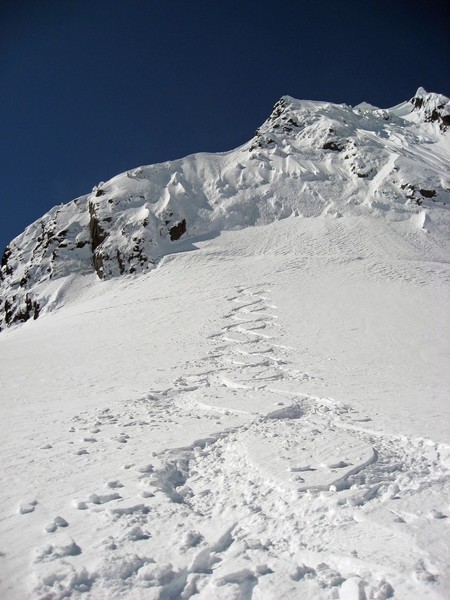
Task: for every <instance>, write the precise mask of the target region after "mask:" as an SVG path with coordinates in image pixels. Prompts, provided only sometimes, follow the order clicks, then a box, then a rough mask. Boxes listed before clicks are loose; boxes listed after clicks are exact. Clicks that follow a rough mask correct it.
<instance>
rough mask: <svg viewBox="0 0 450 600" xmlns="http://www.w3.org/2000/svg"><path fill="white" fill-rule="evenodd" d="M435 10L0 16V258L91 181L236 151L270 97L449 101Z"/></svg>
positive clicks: (171, 3) (200, 1)
mask: <svg viewBox="0 0 450 600" xmlns="http://www.w3.org/2000/svg"><path fill="white" fill-rule="evenodd" d="M444 4H445V3H440V2H435V1H430V0H429V1H427V2H423V1H420V2H416V1H415V0H409V1H408V2H403V1H400V0H398V1H396V0H388V1H385V0H373V1H372V0H359V1H354V0H348V1H346V0H341V1H340V2H338V1H336V0H333V1H329V0H321V1H317V2H315V1H311V0H309V1H302V0H291V1H283V0H279V1H278V2H276V1H274V0H271V1H265V0H240V1H239V2H237V1H234V0H228V1H223V0H160V1H158V2H156V1H153V0H71V1H69V0H3V2H2V3H1V8H0V152H1V157H0V159H1V163H0V164H1V174H2V177H1V184H2V185H1V199H0V202H1V213H0V215H1V216H0V247H1V248H0V252H1V250H2V248H3V247H4V246H5V245H6V244H7V243H8V242H9V241H10V240H11V239H12V238H13V237H15V236H16V235H18V234H19V233H21V232H22V231H23V229H24V228H25V227H26V226H27V225H28V224H30V223H31V222H33V221H34V220H36V219H37V218H39V217H40V216H42V215H43V214H44V213H45V212H46V211H47V210H49V209H50V208H51V207H52V206H54V205H55V204H60V203H61V202H68V201H69V200H71V199H73V198H75V197H77V196H79V195H82V194H85V193H88V192H89V191H91V189H92V187H93V186H94V185H96V184H97V183H98V182H99V181H101V180H107V179H109V178H110V177H113V176H114V175H116V174H118V173H120V172H122V171H124V170H126V169H128V168H133V167H136V166H139V165H143V164H150V163H154V162H161V161H165V160H170V159H174V158H179V157H181V156H185V155H186V154H191V153H193V152H197V151H212V152H215V151H224V150H231V149H232V148H234V147H236V146H238V145H240V144H242V143H244V142H245V141H247V140H248V139H249V138H250V137H251V136H252V135H253V133H254V130H255V129H256V128H257V127H258V126H259V125H260V124H261V123H262V122H263V121H264V119H265V118H266V117H267V116H268V114H269V113H270V111H271V108H272V106H273V104H274V103H275V102H276V101H277V100H278V98H279V97H280V96H282V95H283V94H289V95H291V96H294V97H296V98H307V99H315V100H329V101H334V102H345V103H347V104H352V105H354V104H357V103H359V102H361V101H363V100H365V101H367V102H370V103H372V104H375V105H378V106H381V107H388V106H393V105H395V104H397V103H399V102H401V101H403V100H407V99H409V98H411V97H412V95H413V94H414V93H415V91H416V89H417V88H418V87H419V86H423V87H424V88H425V89H427V90H428V91H435V92H440V93H444V94H445V95H447V96H450V42H449V40H450V36H449V34H448V27H447V21H446V18H445V12H444Z"/></svg>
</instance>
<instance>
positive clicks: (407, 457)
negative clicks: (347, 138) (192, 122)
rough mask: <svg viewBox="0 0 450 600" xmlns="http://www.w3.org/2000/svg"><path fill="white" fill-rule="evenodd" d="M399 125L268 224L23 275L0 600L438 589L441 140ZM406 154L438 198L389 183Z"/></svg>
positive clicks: (445, 449) (443, 536) (443, 441)
mask: <svg viewBox="0 0 450 600" xmlns="http://www.w3.org/2000/svg"><path fill="white" fill-rule="evenodd" d="M436 98H438V101H436V102H439V103H440V104H441V103H442V102H441V100H439V98H441V97H439V96H437V95H432V96H431V100H433V101H434V100H436ZM431 100H430V102H431ZM293 102H298V101H293ZM311 105H312V106H313V108H314V107H315V106H319V107H323V106H326V107H327V108H326V110H327V111H329V110H332V109H333V105H325V103H311ZM302 106H303V107H304V108H305V110H306V108H307V107H308V106H309V103H303V104H302ZM330 107H331V108H330ZM407 108H408V106H407V103H405V105H400V106H399V107H396V110H397V116H396V119H398V120H399V123H398V131H399V132H400V131H401V129H402V125H401V123H400V120H401V119H403V118H404V116H402V114H403V113H404V114H406V115H407V116H408V115H410V112H411V110H410V107H409V109H408V110H409V112H408V110H407ZM420 108H422V106H419V109H420ZM314 110H315V109H314ZM354 110H356V109H354ZM358 110H359V111H362V112H364V111H369V112H373V111H374V110H379V109H374V108H373V107H370V106H369V105H361V106H360V107H359V108H358ZM392 110H393V109H391V111H392ZM381 112H382V111H380V113H381ZM413 117H414V118H413ZM413 117H411V119H412V120H411V121H410V123H411V127H414V128H416V129H414V131H415V133H414V135H417V136H422V141H423V140H425V138H426V140H428V141H423V143H422V142H421V143H419V142H417V143H416V145H414V146H413V145H411V147H408V146H407V138H408V135H412V134H411V133H410V132H411V130H410V129H408V127H407V125H404V129H405V134H404V137H403V138H402V139H400V138H398V139H397V140H396V141H395V140H394V141H393V140H391V141H390V142H389V143H392V144H393V147H394V146H395V147H398V148H399V150H398V154H401V155H402V158H401V160H400V158H398V159H397V158H395V159H394V158H392V156H391V155H389V157H388V158H387V159H386V160H387V162H386V163H384V164H382V165H380V164H376V163H375V158H374V163H373V164H376V168H374V171H373V172H372V173H371V174H370V175H369V176H368V178H360V179H361V181H362V182H364V183H363V184H361V185H364V187H361V198H358V199H356V198H354V199H353V201H352V200H351V199H349V197H348V196H342V197H341V196H340V194H341V193H343V190H342V188H339V187H338V188H334V187H333V185H332V184H331V183H330V178H327V177H325V175H324V171H323V169H324V168H325V167H324V166H323V164H324V163H320V164H321V166H319V167H317V168H318V170H319V171H320V174H318V176H319V177H323V181H324V187H323V188H320V189H323V190H324V191H323V198H322V199H320V198H318V197H315V198H314V197H313V196H314V195H313V196H307V197H306V198H304V197H302V196H301V194H300V195H299V196H298V210H297V211H291V212H289V213H288V214H286V215H283V216H285V217H286V218H283V219H281V218H280V217H281V216H280V215H278V217H276V218H275V217H274V216H273V215H272V217H273V218H272V217H271V218H270V219H269V218H268V219H267V222H266V224H259V226H250V227H246V228H242V229H237V230H233V231H221V232H218V231H216V233H214V234H213V231H212V230H211V231H210V232H209V234H208V231H204V232H203V233H204V234H208V235H204V236H203V239H199V238H200V235H199V238H198V239H197V240H196V239H195V236H194V234H192V233H191V234H189V222H188V232H187V234H186V236H182V237H181V239H180V240H179V241H177V242H175V243H174V244H173V245H170V244H169V242H168V241H167V240H166V241H164V240H163V242H161V243H162V244H163V245H164V248H166V250H165V251H164V252H161V253H160V255H159V257H158V261H157V262H155V265H157V266H155V268H153V269H151V270H148V271H147V272H144V273H139V274H126V273H125V274H123V275H122V276H121V277H112V278H110V279H108V278H105V279H103V280H100V279H99V277H98V276H97V274H96V273H94V272H87V271H83V270H81V271H80V270H78V271H77V270H76V269H75V270H74V271H73V272H71V271H70V269H69V268H68V267H67V265H66V267H67V268H68V271H69V274H67V273H66V274H65V275H64V276H61V277H56V276H53V277H52V278H51V279H49V280H45V278H44V279H43V280H40V281H38V283H36V286H38V288H39V294H40V298H41V299H42V298H47V300H48V302H47V304H45V309H44V310H42V312H41V315H40V316H39V318H38V319H37V320H35V321H33V320H29V321H27V322H26V323H23V324H20V325H16V326H14V327H11V328H8V329H5V330H4V331H2V332H1V334H0V390H1V391H0V397H1V411H2V417H3V418H2V420H1V424H2V432H1V439H2V481H3V484H2V486H1V488H0V511H1V519H0V569H1V581H0V596H1V597H2V598H6V599H8V600H9V599H12V600H15V599H18V600H22V599H25V600H27V599H40V600H44V599H45V600H56V599H63V598H74V599H77V598H80V599H85V600H103V599H107V600H109V599H129V598H130V599H136V600H137V599H142V600H147V599H150V600H157V599H158V600H159V599H160V600H187V599H192V600H197V599H198V600H215V599H217V600H272V599H273V600H278V599H287V600H297V599H299V598H302V599H303V598H305V599H312V600H315V599H319V600H322V599H324V600H325V599H336V600H364V599H365V600H387V599H389V598H394V599H397V600H411V599H416V598H417V599H422V598H430V599H436V600H438V599H439V600H444V599H446V598H447V597H448V591H449V589H450V567H449V564H450V563H449V559H450V556H449V554H450V553H449V547H450V535H449V533H450V532H449V525H450V495H449V492H450V403H449V402H448V392H449V382H450V378H449V375H448V370H449V366H450V362H449V358H450V348H449V346H450V343H449V339H450V336H449V330H450V318H449V311H448V299H449V298H448V296H449V294H448V290H449V276H450V269H449V250H448V231H449V213H448V206H447V201H446V196H445V194H448V192H446V191H445V190H446V189H447V188H448V187H450V186H449V185H448V179H446V177H447V178H448V173H449V171H448V166H449V162H448V156H449V154H450V153H449V143H448V133H447V132H446V131H442V130H439V124H438V123H436V122H423V121H420V119H419V120H418V121H417V122H416V121H415V120H414V119H415V118H416V117H417V114H416V113H414V114H413ZM261 135H263V134H261ZM374 135H375V134H374ZM399 135H400V133H399ZM427 136H428V137H427ZM431 138H433V139H434V140H435V141H434V142H432V141H430V140H431ZM373 147H375V146H373ZM404 148H409V149H408V150H407V151H408V152H410V154H411V156H412V155H414V157H413V158H411V165H412V166H411V165H410V167H408V168H410V169H412V171H411V170H410V171H408V173H410V174H411V173H414V178H415V182H416V183H417V184H419V186H420V187H421V189H424V190H430V189H433V190H437V191H436V197H433V198H429V199H427V198H426V196H425V197H423V201H422V200H421V201H420V202H419V203H417V202H416V201H415V200H414V201H413V199H411V198H410V199H409V200H408V201H407V200H405V199H403V200H401V199H400V197H399V196H396V195H395V193H394V191H395V190H394V188H395V185H397V184H394V183H392V182H393V180H394V179H395V178H396V177H397V174H398V172H399V171H396V168H398V169H400V171H401V169H406V167H404V166H403V163H402V164H401V165H400V167H397V165H398V164H399V163H398V162H397V161H400V163H401V162H402V161H407V160H408V159H407V158H405V153H404ZM277 151H278V150H276V149H275V151H274V152H275V153H276V152H277ZM330 151H331V152H337V151H333V150H330ZM385 151H386V150H385V146H383V149H382V151H381V150H380V154H379V155H377V156H378V158H379V160H381V155H383V157H385V154H383V153H384V152H385ZM236 152H241V150H237V151H236ZM418 155H420V156H422V157H423V165H422V163H421V162H420V160H419V159H418V158H417V156H418ZM230 156H231V153H230ZM374 156H375V155H374ZM296 160H298V161H299V160H301V159H300V158H298V157H297V159H296ZM308 160H309V159H308ZM383 160H384V159H383ZM314 164H315V163H313V162H311V164H310V165H309V166H308V169H310V170H311V169H313V168H315V167H314ZM421 165H422V166H421ZM330 168H331V167H330ZM143 169H147V168H143ZM421 169H422V170H421ZM401 172H402V173H403V174H404V173H406V172H407V171H405V170H403V171H401ZM430 172H433V173H434V175H433V177H434V179H433V183H432V185H431V183H430V184H429V186H428V187H426V186H425V184H423V183H422V182H423V178H424V177H425V175H426V176H430V177H431V175H429V173H430ZM304 173H306V170H305V172H304ZM304 173H303V174H302V173H299V174H298V180H297V183H296V185H299V182H300V184H301V182H302V177H303V176H305V178H306V181H310V180H308V176H307V175H304ZM424 173H425V175H424ZM427 174H428V175H427ZM347 176H348V174H347V175H346V177H347ZM333 177H334V175H333ZM342 177H343V178H344V175H342ZM348 177H349V176H348ZM355 178H356V179H357V178H358V176H357V175H355ZM294 179H295V177H294ZM356 179H354V180H353V179H352V182H353V183H352V185H354V184H355V182H356ZM280 180H283V181H284V182H285V183H286V186H288V185H291V186H292V196H291V197H290V202H292V206H294V205H295V201H296V196H295V193H296V192H295V189H296V188H295V185H294V183H293V182H292V181H288V180H287V179H286V178H284V179H283V177H281V176H280ZM113 181H114V180H113ZM446 182H447V183H446ZM107 185H108V184H107ZM107 185H105V188H106V187H107ZM280 185H281V184H280ZM349 185H350V179H349ZM283 186H284V183H283ZM367 186H369V187H370V186H372V187H371V188H370V189H371V194H372V196H371V197H370V198H369V196H368V195H367ZM439 186H441V187H439ZM445 186H447V188H446V187H445ZM416 187H417V186H416ZM245 189H246V190H247V191H245V193H244V192H243V193H244V196H245V194H247V192H248V189H249V188H245ZM268 189H269V188H268ZM279 189H280V188H279V187H277V185H275V184H274V193H273V195H272V197H271V198H270V202H271V203H273V204H274V205H275V204H276V201H277V193H278V192H277V190H279ZM286 189H287V187H283V190H286ZM317 189H319V187H318V188H317ZM336 189H337V190H338V192H336ZM418 189H419V187H417V190H418ZM333 190H334V191H333ZM363 190H364V194H363ZM236 193H237V192H236ZM390 194H391V195H390ZM414 198H415V199H417V197H416V196H414ZM433 199H434V200H435V201H434V202H433ZM316 200H317V202H318V204H317V206H316V204H315V202H316ZM285 202H286V196H283V201H282V203H285ZM246 203H247V200H246V201H245V203H244V204H241V205H239V210H240V211H241V219H242V223H245V221H246V218H247V217H248V220H249V222H250V225H254V224H255V218H254V215H253V216H252V215H250V212H249V211H250V208H251V202H250V200H248V204H246ZM375 204H377V207H376V206H375ZM236 205H238V199H237V196H236ZM283 205H284V206H285V204H283ZM318 207H319V208H320V209H319V208H318ZM324 207H328V209H327V210H324ZM186 210H187V209H186ZM222 210H223V212H224V215H227V214H229V213H227V212H226V207H225V208H223V209H222ZM258 210H259V209H258ZM300 215H301V216H300ZM233 219H236V223H237V222H238V215H237V214H236V215H234V216H233ZM186 220H187V221H188V219H187V218H186ZM256 221H258V220H256ZM269 221H272V222H269ZM258 223H259V221H258ZM225 229H226V227H225ZM24 235H25V234H24ZM112 237H113V235H112V234H111V238H109V241H111V239H112ZM185 237H186V239H185ZM21 243H22V244H23V243H24V242H23V239H22V242H21ZM27 244H28V247H31V245H32V239H31V235H29V236H28V238H27ZM14 245H15V247H16V249H17V248H18V247H19V242H18V241H17V240H16V241H14V242H13V244H12V245H11V247H13V246H14ZM161 247H162V246H161ZM17 252H18V251H17ZM25 254H27V253H26V252H25V253H24V254H23V257H24V258H23V260H24V261H29V260H31V259H29V258H27V257H28V255H27V257H25ZM17 256H19V254H17V255H16V257H17ZM16 259H17V260H19V259H18V258H15V259H14V260H16ZM43 260H45V257H44V258H43ZM27 264H28V266H30V265H31V264H32V262H27ZM61 264H62V263H61ZM17 268H18V269H21V268H25V267H23V265H22V266H17ZM30 268H31V267H30ZM33 268H34V267H33ZM144 271H145V269H144ZM35 273H36V271H35ZM33 285H34V284H33ZM5 289H6V288H5ZM30 289H32V288H30ZM33 289H35V288H33Z"/></svg>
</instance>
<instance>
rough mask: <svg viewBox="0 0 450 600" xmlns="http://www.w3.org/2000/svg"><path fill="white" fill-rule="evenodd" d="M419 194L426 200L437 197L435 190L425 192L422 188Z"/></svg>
mask: <svg viewBox="0 0 450 600" xmlns="http://www.w3.org/2000/svg"><path fill="white" fill-rule="evenodd" d="M419 192H420V194H421V195H422V196H423V197H424V198H434V196H436V191H435V190H424V189H422V188H421V189H420V190H419Z"/></svg>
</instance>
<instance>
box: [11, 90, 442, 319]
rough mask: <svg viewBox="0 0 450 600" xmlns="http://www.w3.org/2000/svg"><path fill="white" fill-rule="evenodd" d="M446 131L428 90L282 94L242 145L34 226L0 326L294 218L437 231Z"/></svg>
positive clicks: (18, 244)
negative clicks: (351, 97)
mask: <svg viewBox="0 0 450 600" xmlns="http://www.w3.org/2000/svg"><path fill="white" fill-rule="evenodd" d="M449 126H450V102H449V99H448V98H446V97H445V96H442V95H439V94H433V93H427V92H426V91H425V90H424V89H423V88H419V89H418V91H417V93H416V94H415V96H414V97H413V98H412V99H411V100H409V101H407V102H403V103H401V104H399V105H398V106H395V107H393V108H390V109H379V108H376V107H374V106H371V105H369V104H366V103H362V104H360V105H358V106H356V107H351V106H347V105H336V104H331V103H328V102H311V101H299V100H295V99H294V98H291V97H289V96H284V97H283V98H281V100H279V102H277V104H276V105H275V107H274V109H273V111H272V114H271V115H270V117H269V118H268V119H267V121H266V122H265V123H264V124H263V125H262V126H261V127H260V129H258V131H257V132H256V135H255V137H254V138H253V139H252V140H250V141H249V142H248V143H246V144H244V145H243V146H242V147H240V148H238V149H236V150H233V151H231V152H226V153H219V154H205V153H201V154H194V155H192V156H188V157H186V158H183V159H180V160H175V161H171V162H166V163H162V164H157V165H150V166H146V167H138V168H136V169H132V170H130V171H127V172H126V173H123V174H121V175H118V176H117V177H113V178H112V179H111V180H110V181H108V182H106V183H105V182H101V183H99V185H98V186H96V187H95V188H94V189H93V191H92V193H91V194H87V195H85V196H82V197H80V198H77V199H76V200H73V201H72V202H70V203H69V204H66V205H60V206H56V207H55V208H53V209H52V210H51V211H49V212H48V213H47V214H46V215H44V216H43V217H42V218H41V219H39V220H38V221H36V222H35V223H33V224H32V225H30V226H29V227H28V228H27V229H26V231H25V232H24V233H23V234H22V235H20V236H18V237H17V238H16V239H15V240H13V241H12V242H11V244H9V246H8V247H7V248H6V250H5V252H4V255H3V259H2V267H1V271H0V274H1V285H0V295H1V298H2V303H3V306H2V311H1V313H0V329H1V328H4V327H5V326H8V325H10V324H12V323H15V322H21V321H26V320H27V319H29V318H37V317H38V316H39V314H41V313H42V312H45V311H47V310H49V309H50V308H51V307H52V306H54V305H55V298H57V297H59V296H58V293H59V292H58V291H59V288H60V286H61V285H62V283H63V281H65V279H64V278H67V277H68V276H71V275H74V274H76V273H80V274H87V273H92V272H94V271H95V273H96V274H97V276H98V277H99V278H101V279H110V278H111V277H116V276H119V275H121V274H124V273H125V274H129V273H141V272H146V271H149V270H151V269H153V268H155V266H156V265H157V264H158V262H159V261H160V260H161V258H162V257H163V256H165V255H166V254H168V253H171V252H173V251H174V250H175V248H176V247H177V244H178V245H179V244H180V240H181V242H182V244H183V243H184V242H185V241H186V240H191V241H195V240H199V239H202V238H204V237H205V236H211V235H215V234H217V233H218V232H220V231H224V230H229V229H240V228H243V227H248V226H252V225H262V224H267V223H270V222H273V221H276V220H279V219H283V218H286V217H289V216H298V217H317V216H319V215H328V216H330V217H340V216H356V215H372V216H374V217H385V218H387V219H389V220H401V219H409V218H411V217H413V218H416V219H417V222H418V223H420V224H421V225H422V226H424V227H427V226H426V225H425V221H426V220H427V219H428V220H430V219H431V220H432V221H433V222H434V226H435V227H440V226H441V225H442V223H441V212H442V209H443V208H446V209H448V208H449V206H450V204H449V201H450V174H449V169H448V167H449V142H448V139H449V137H448V136H449V135H450V134H449V133H448V132H447V128H448V127H449ZM438 209H439V210H438ZM436 213H437V214H436ZM445 233H448V230H446V231H442V232H441V234H445ZM182 247H183V246H182ZM57 280H58V283H55V282H56V281H57ZM48 282H50V284H49V283H48Z"/></svg>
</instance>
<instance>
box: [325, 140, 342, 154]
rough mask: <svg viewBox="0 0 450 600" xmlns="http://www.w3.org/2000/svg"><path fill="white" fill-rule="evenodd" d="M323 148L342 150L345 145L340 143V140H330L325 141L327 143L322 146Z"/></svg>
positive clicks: (335, 150)
mask: <svg viewBox="0 0 450 600" xmlns="http://www.w3.org/2000/svg"><path fill="white" fill-rule="evenodd" d="M322 149H323V150H333V151H334V152H340V151H341V150H343V149H344V146H342V145H341V144H339V142H335V141H333V140H330V141H329V142H325V144H324V145H323V146H322Z"/></svg>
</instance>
